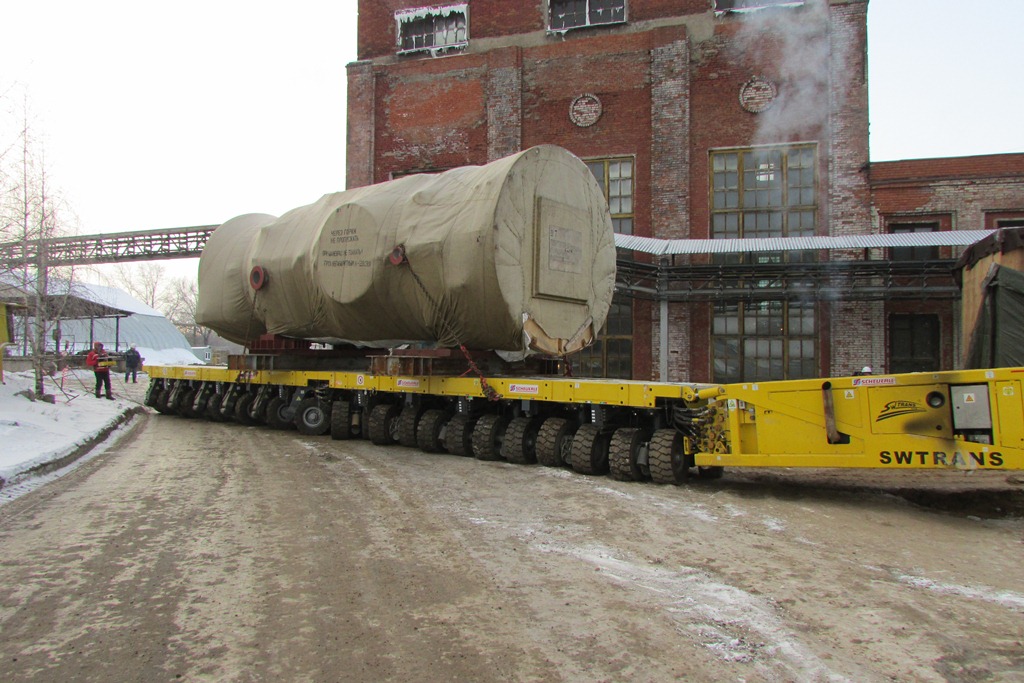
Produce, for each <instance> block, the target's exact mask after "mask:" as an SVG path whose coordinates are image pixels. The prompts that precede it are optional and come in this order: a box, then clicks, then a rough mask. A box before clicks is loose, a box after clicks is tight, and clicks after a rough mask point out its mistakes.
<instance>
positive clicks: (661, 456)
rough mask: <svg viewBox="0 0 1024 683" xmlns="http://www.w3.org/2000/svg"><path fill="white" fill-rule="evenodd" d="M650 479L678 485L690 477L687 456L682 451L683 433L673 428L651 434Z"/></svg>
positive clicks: (657, 482)
mask: <svg viewBox="0 0 1024 683" xmlns="http://www.w3.org/2000/svg"><path fill="white" fill-rule="evenodd" d="M648 457H649V459H650V465H651V479H653V480H654V482H655V483H656V484H674V485H679V484H682V483H684V482H686V480H687V479H689V478H690V465H689V462H688V461H689V458H688V457H686V454H685V453H683V435H682V434H680V433H679V432H677V431H676V430H674V429H659V430H658V431H656V432H654V434H653V435H652V436H651V446H650V454H649V456H648Z"/></svg>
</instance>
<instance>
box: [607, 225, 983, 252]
mask: <svg viewBox="0 0 1024 683" xmlns="http://www.w3.org/2000/svg"><path fill="white" fill-rule="evenodd" d="M995 232H996V231H995V230H946V231H937V232H908V233H887V234H876V235H847V236H837V237H764V238H739V239H695V240H660V239H655V238H653V237H637V236H635V235H622V234H618V233H616V235H615V246H616V247H619V248H621V249H630V250H633V251H639V252H643V253H645V254H653V255H655V256H672V255H682V254H737V253H746V252H757V251H802V250H836V249H875V248H885V247H966V246H969V245H971V244H974V243H975V242H977V241H978V240H982V239H985V238H986V237H988V236H990V235H992V234H993V233H995Z"/></svg>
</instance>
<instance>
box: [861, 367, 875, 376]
mask: <svg viewBox="0 0 1024 683" xmlns="http://www.w3.org/2000/svg"><path fill="white" fill-rule="evenodd" d="M860 371H861V372H863V373H864V374H865V375H870V374H871V372H872V370H871V366H870V365H865V366H864V367H862V368H861V369H860Z"/></svg>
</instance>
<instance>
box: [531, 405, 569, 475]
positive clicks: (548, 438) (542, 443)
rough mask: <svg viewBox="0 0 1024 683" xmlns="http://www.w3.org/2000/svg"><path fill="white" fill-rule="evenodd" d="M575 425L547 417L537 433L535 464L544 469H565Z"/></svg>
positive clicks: (565, 420)
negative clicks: (544, 467)
mask: <svg viewBox="0 0 1024 683" xmlns="http://www.w3.org/2000/svg"><path fill="white" fill-rule="evenodd" d="M575 433H576V423H575V422H574V421H572V420H567V419H565V418H564V417H549V418H548V419H546V420H544V423H543V424H542V425H541V426H540V431H539V432H538V433H537V462H539V463H540V464H541V465H544V466H546V467H565V464H566V463H567V462H568V461H569V452H570V450H571V449H572V436H573V434H575Z"/></svg>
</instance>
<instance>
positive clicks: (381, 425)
mask: <svg viewBox="0 0 1024 683" xmlns="http://www.w3.org/2000/svg"><path fill="white" fill-rule="evenodd" d="M401 410H402V407H401V406H399V405H396V404H394V403H378V404H377V405H375V406H374V407H373V410H371V411H370V425H369V426H370V429H369V432H370V441H371V442H372V443H374V444H376V445H378V446H388V445H390V444H393V443H394V442H395V437H396V436H397V434H396V430H397V426H398V425H397V423H398V415H399V413H400V411H401Z"/></svg>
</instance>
